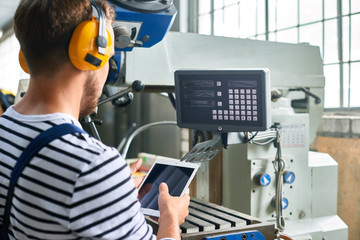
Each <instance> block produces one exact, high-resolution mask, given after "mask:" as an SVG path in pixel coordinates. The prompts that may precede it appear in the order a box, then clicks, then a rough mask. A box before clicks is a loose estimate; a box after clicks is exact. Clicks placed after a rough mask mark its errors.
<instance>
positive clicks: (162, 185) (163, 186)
mask: <svg viewBox="0 0 360 240" xmlns="http://www.w3.org/2000/svg"><path fill="white" fill-rule="evenodd" d="M159 192H160V193H161V192H166V193H169V188H168V185H167V184H166V183H164V182H162V183H160V186H159Z"/></svg>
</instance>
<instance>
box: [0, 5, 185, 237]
mask: <svg viewBox="0 0 360 240" xmlns="http://www.w3.org/2000/svg"><path fill="white" fill-rule="evenodd" d="M96 5H98V6H99V7H100V8H101V9H102V10H103V11H104V13H105V15H106V25H107V28H108V31H109V33H110V35H111V37H110V38H111V39H109V38H108V40H110V41H111V44H110V46H111V51H110V56H111V55H113V54H114V46H113V41H114V39H113V38H114V36H113V35H114V33H113V31H112V29H111V23H112V22H113V21H114V15H115V14H114V11H113V9H112V8H111V7H110V6H109V5H108V4H107V2H106V1H101V0H96ZM92 16H93V10H92V6H91V3H90V1H89V0H22V1H20V4H19V6H18V9H17V11H16V13H15V18H14V29H15V34H16V36H17V38H18V40H19V42H20V46H21V51H22V53H23V54H24V57H25V59H26V62H27V65H28V67H29V70H30V84H29V88H28V91H27V92H26V94H25V96H24V98H23V99H22V100H21V101H20V102H19V103H18V104H16V105H15V106H13V107H10V108H9V109H8V110H7V111H6V112H5V113H4V114H3V115H2V116H1V117H0V220H2V218H3V212H4V205H5V199H6V196H7V189H8V186H9V179H10V177H9V176H10V174H11V171H12V169H13V167H14V165H15V163H16V161H17V159H18V158H19V156H20V154H21V153H22V151H23V150H24V149H25V148H26V147H27V146H28V144H29V143H30V142H31V140H33V139H34V138H35V137H36V136H38V135H39V134H40V133H41V132H43V131H44V130H47V129H49V128H50V127H52V126H54V125H58V124H62V123H72V124H75V125H77V126H79V127H81V125H80V124H79V122H78V119H79V117H80V116H85V115H88V114H90V113H91V112H92V111H94V108H95V107H96V105H97V100H98V98H99V96H100V94H101V92H102V87H103V85H104V83H105V80H106V77H107V74H108V68H109V67H108V63H106V64H105V66H104V67H101V68H99V69H97V70H79V69H78V68H76V67H75V66H74V65H73V64H72V61H70V59H69V54H68V48H69V42H70V39H72V34H73V31H74V29H75V28H76V27H77V26H78V25H79V24H80V23H82V22H84V21H86V20H91V19H92ZM139 165H140V163H139V162H138V163H137V164H136V166H133V168H132V170H130V168H129V167H128V166H127V165H126V163H125V161H124V159H122V158H121V157H120V155H119V153H118V152H117V151H116V150H115V149H114V148H111V147H108V146H105V145H103V144H102V143H101V142H99V141H97V140H96V139H94V138H92V137H90V136H89V135H87V134H82V133H74V134H67V135H64V136H62V137H60V138H59V139H56V140H54V141H52V142H51V143H49V144H48V145H46V146H45V147H44V148H42V149H41V150H40V151H39V152H38V154H37V155H35V157H34V158H33V159H32V160H31V161H30V162H29V164H28V165H27V166H26V167H25V169H24V170H23V172H22V174H21V175H20V177H19V180H18V182H17V185H16V186H15V191H14V197H13V200H12V207H11V216H10V226H9V229H8V230H9V235H10V237H11V239H132V240H135V239H154V238H155V236H154V235H152V229H151V227H150V226H149V225H147V224H146V222H145V219H144V216H143V214H142V213H141V212H139V208H140V204H139V201H138V199H137V194H138V191H137V189H136V187H135V185H134V182H133V180H132V179H131V172H132V171H135V170H136V169H137V168H139V167H140V166H139ZM159 191H160V196H159V208H160V214H161V216H160V218H159V220H158V221H159V230H158V233H157V238H158V239H161V238H174V239H180V233H179V224H181V223H182V222H183V221H184V219H185V217H186V216H187V214H188V205H189V196H188V195H185V196H183V197H171V196H170V195H169V193H168V189H167V186H166V184H162V185H160V187H159Z"/></svg>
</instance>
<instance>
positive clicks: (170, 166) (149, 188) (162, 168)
mask: <svg viewBox="0 0 360 240" xmlns="http://www.w3.org/2000/svg"><path fill="white" fill-rule="evenodd" d="M198 168H199V164H197V163H190V162H180V161H176V160H170V159H169V160H168V159H158V160H156V161H155V162H154V164H153V165H152V167H151V168H150V170H149V172H148V174H147V175H146V176H145V178H144V181H143V182H142V183H141V185H140V188H139V195H140V203H141V211H142V212H143V213H144V214H145V215H148V216H154V217H160V212H159V206H158V196H159V185H160V183H162V182H165V183H166V184H167V185H168V187H169V194H170V195H171V196H182V195H183V194H184V193H185V192H186V190H187V188H188V187H189V184H190V182H191V180H192V179H193V177H194V176H195V173H196V171H197V169H198ZM141 195H142V196H141Z"/></svg>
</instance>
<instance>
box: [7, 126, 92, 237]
mask: <svg viewBox="0 0 360 240" xmlns="http://www.w3.org/2000/svg"><path fill="white" fill-rule="evenodd" d="M74 132H80V133H86V132H85V131H84V130H82V129H81V128H79V127H77V126H76V125H74V124H70V123H64V124H60V125H56V126H54V127H51V128H49V129H48V130H46V131H44V132H42V133H40V134H39V135H38V136H37V137H36V138H34V139H33V140H32V141H31V142H30V144H29V145H28V146H27V148H25V150H24V151H23V152H22V154H21V155H20V157H19V159H18V160H17V162H16V164H15V167H14V169H13V170H12V172H11V179H10V185H9V188H8V194H7V198H6V204H5V211H4V218H3V224H2V230H3V231H6V232H7V230H8V227H9V222H10V209H11V205H12V198H13V195H14V189H15V185H16V183H17V180H18V178H19V177H20V175H21V173H22V171H23V170H24V168H25V167H26V165H27V164H28V163H29V162H30V160H31V159H32V158H33V157H34V156H35V155H36V154H37V153H38V152H39V151H40V150H41V149H42V148H43V147H44V146H46V145H47V144H48V143H50V142H51V141H53V140H55V139H58V138H60V137H61V136H63V135H66V134H69V133H74Z"/></svg>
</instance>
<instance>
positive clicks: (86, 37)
mask: <svg viewBox="0 0 360 240" xmlns="http://www.w3.org/2000/svg"><path fill="white" fill-rule="evenodd" d="M90 2H91V5H92V6H93V8H94V9H95V12H97V14H98V18H99V21H97V20H96V16H93V18H92V19H91V20H89V21H85V22H82V23H80V24H79V25H78V26H77V27H76V29H75V30H74V33H73V35H72V37H71V40H70V44H69V57H70V60H71V62H72V64H73V65H74V66H75V67H76V68H77V69H79V70H83V71H88V70H97V69H100V68H102V67H103V66H104V65H105V64H106V62H107V61H108V60H109V56H110V51H111V44H112V40H111V35H110V32H109V29H107V27H106V20H105V13H104V11H103V10H102V9H101V8H100V7H99V6H98V5H97V4H96V3H95V1H94V0H90Z"/></svg>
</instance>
